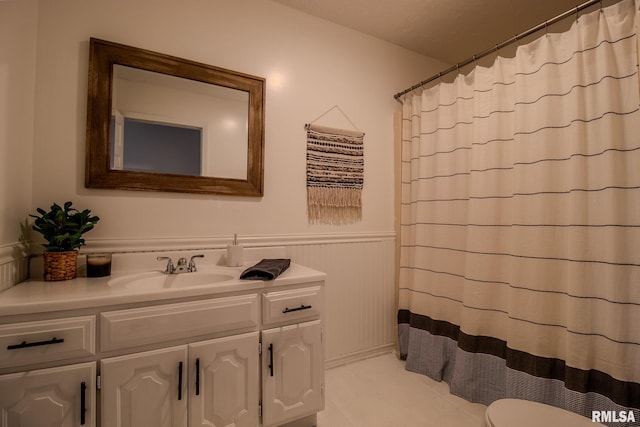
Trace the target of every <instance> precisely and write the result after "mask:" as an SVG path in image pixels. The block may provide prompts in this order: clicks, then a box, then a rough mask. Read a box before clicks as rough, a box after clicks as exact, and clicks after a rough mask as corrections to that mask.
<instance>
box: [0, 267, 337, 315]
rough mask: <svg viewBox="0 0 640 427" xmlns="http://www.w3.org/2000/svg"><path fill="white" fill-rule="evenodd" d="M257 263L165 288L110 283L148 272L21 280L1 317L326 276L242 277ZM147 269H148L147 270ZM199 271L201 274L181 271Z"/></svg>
mask: <svg viewBox="0 0 640 427" xmlns="http://www.w3.org/2000/svg"><path fill="white" fill-rule="evenodd" d="M253 264H254V263H252V262H249V263H245V264H244V265H243V266H242V267H204V268H202V269H200V270H199V271H202V272H212V271H215V272H221V273H225V274H229V275H231V276H233V278H232V279H230V280H228V281H224V282H219V283H214V284H210V285H204V286H202V285H200V286H192V287H181V288H166V289H128V288H124V287H119V286H111V285H110V283H109V282H110V281H112V280H120V279H122V278H124V277H127V276H131V277H135V275H136V274H142V273H144V272H145V271H144V270H143V271H137V272H132V271H126V272H114V273H113V274H112V275H111V276H108V277H99V278H87V277H78V278H76V279H72V280H66V281H60V282H45V281H41V280H30V281H26V282H23V283H19V284H17V285H15V286H13V287H11V288H9V289H8V290H6V291H4V292H2V293H0V316H9V315H21V314H31V313H42V312H51V311H62V310H74V309H83V308H90V307H102V306H109V305H116V304H128V303H137V302H149V301H161V300H168V299H174V298H187V297H196V296H209V295H216V294H221V293H230V292H237V291H247V290H254V289H255V290H262V289H268V288H272V287H278V286H287V285H293V284H299V283H309V282H315V281H322V280H324V279H325V277H326V275H325V274H324V273H322V272H320V271H317V270H313V269H311V268H308V267H304V266H302V265H299V264H294V263H291V266H290V267H289V268H288V269H287V270H286V271H285V272H284V273H282V274H281V275H280V276H279V277H278V278H276V279H275V280H270V281H261V280H240V279H239V277H240V273H242V271H244V270H245V269H246V268H248V267H251V266H252V265H253ZM146 271H147V272H148V271H149V270H146ZM181 274H198V273H181Z"/></svg>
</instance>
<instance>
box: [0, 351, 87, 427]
mask: <svg viewBox="0 0 640 427" xmlns="http://www.w3.org/2000/svg"><path fill="white" fill-rule="evenodd" d="M95 378H96V364H95V362H91V363H81V364H77V365H69V366H61V367H58V368H50V369H40V370H37V371H28V372H20V373H17V374H8V375H2V376H0V411H1V412H0V426H2V427H76V426H89V427H93V426H95V425H96V423H95V417H96V415H95V407H96V405H95V389H96V386H95Z"/></svg>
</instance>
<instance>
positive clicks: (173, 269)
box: [157, 254, 204, 274]
mask: <svg viewBox="0 0 640 427" xmlns="http://www.w3.org/2000/svg"><path fill="white" fill-rule="evenodd" d="M194 258H204V255H202V254H199V255H194V256H192V257H191V259H190V260H189V264H187V259H186V258H180V259H179V260H178V264H176V265H175V266H174V265H173V260H172V259H171V258H170V257H168V256H159V257H158V258H157V260H158V261H164V260H166V261H167V267H166V268H165V270H164V273H165V274H179V273H193V272H196V271H198V270H197V268H196V262H195V260H194Z"/></svg>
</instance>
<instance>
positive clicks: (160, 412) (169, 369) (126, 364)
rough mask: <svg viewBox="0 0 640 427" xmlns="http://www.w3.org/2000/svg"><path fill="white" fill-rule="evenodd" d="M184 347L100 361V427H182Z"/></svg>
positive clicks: (184, 406) (184, 420)
mask: <svg viewBox="0 0 640 427" xmlns="http://www.w3.org/2000/svg"><path fill="white" fill-rule="evenodd" d="M186 360H187V347H186V346H179V347H172V348H166V349H161V350H154V351H149V352H143V353H136V354H127V355H124V356H119V357H113V358H108V359H103V360H102V361H101V362H100V365H101V367H100V371H101V372H100V379H101V381H100V382H101V387H100V392H101V395H102V406H101V412H102V424H101V425H102V427H151V426H157V427H183V426H184V427H186V425H187V396H186V390H187V387H186V378H185V374H186V366H185V361H186Z"/></svg>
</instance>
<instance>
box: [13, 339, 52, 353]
mask: <svg viewBox="0 0 640 427" xmlns="http://www.w3.org/2000/svg"><path fill="white" fill-rule="evenodd" d="M63 342H64V338H56V337H53V338H51V339H50V340H47V341H36V342H26V341H22V342H21V343H20V344H13V345H8V346H7V350H18V349H20V348H28V347H38V346H41V345H49V344H60V343H63Z"/></svg>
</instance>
